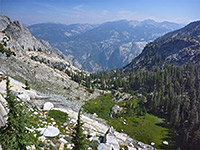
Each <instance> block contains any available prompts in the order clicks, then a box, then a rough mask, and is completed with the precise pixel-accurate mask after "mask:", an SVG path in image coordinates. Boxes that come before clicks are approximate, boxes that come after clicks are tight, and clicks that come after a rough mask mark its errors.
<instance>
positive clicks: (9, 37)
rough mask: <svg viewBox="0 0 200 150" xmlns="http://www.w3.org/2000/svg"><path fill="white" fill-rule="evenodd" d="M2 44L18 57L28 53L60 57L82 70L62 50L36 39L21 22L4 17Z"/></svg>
mask: <svg viewBox="0 0 200 150" xmlns="http://www.w3.org/2000/svg"><path fill="white" fill-rule="evenodd" d="M0 44H2V45H3V46H4V48H5V49H9V50H11V51H12V52H15V54H16V55H18V56H24V55H26V52H27V51H29V52H30V51H36V52H43V53H45V54H46V55H53V56H57V57H60V58H61V59H63V60H65V61H67V62H68V63H69V64H70V65H76V66H77V67H79V68H81V65H80V64H79V63H78V62H77V61H76V60H73V58H71V56H65V55H63V54H62V53H61V52H60V50H58V49H55V48H52V47H51V46H50V44H49V43H48V42H47V41H44V40H38V39H36V38H35V37H34V36H33V35H32V34H31V33H30V32H29V30H28V29H27V28H26V27H24V26H23V25H22V24H21V23H20V22H19V21H13V20H11V19H10V18H9V17H7V16H4V15H0Z"/></svg>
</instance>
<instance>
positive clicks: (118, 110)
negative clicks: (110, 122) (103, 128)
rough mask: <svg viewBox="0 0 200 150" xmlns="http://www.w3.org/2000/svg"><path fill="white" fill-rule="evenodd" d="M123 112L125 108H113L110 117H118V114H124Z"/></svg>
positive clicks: (115, 106) (116, 106)
mask: <svg viewBox="0 0 200 150" xmlns="http://www.w3.org/2000/svg"><path fill="white" fill-rule="evenodd" d="M122 111H123V108H122V107H119V106H118V105H114V106H113V107H112V108H111V113H110V117H114V116H116V115H117V114H120V113H122Z"/></svg>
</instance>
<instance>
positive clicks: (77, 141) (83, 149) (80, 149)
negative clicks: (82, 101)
mask: <svg viewBox="0 0 200 150" xmlns="http://www.w3.org/2000/svg"><path fill="white" fill-rule="evenodd" d="M82 127H83V123H82V121H81V109H80V110H79V112H78V119H77V124H76V126H75V130H74V132H73V133H72V142H73V144H74V147H73V149H72V150H87V149H88V146H87V142H86V135H85V134H83V128H82Z"/></svg>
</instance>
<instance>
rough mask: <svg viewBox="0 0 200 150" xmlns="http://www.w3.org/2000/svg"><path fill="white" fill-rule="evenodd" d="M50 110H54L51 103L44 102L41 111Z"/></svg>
mask: <svg viewBox="0 0 200 150" xmlns="http://www.w3.org/2000/svg"><path fill="white" fill-rule="evenodd" d="M52 108H54V105H53V103H51V102H46V103H45V104H44V106H43V110H51V109H52Z"/></svg>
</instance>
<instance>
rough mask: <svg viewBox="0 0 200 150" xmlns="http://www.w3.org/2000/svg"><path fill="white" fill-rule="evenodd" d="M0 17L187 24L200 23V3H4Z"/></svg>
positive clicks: (142, 0) (17, 0)
mask: <svg viewBox="0 0 200 150" xmlns="http://www.w3.org/2000/svg"><path fill="white" fill-rule="evenodd" d="M0 14H3V15H6V16H8V17H10V18H11V19H12V20H19V21H21V22H22V23H23V24H26V25H31V24H37V23H45V22H53V23H63V24H74V23H90V24H99V23H103V22H108V21H116V20H122V19H126V20H138V21H142V20H145V19H153V20H155V21H158V22H161V21H171V22H176V23H184V24H186V23H189V22H192V21H195V20H200V0H0Z"/></svg>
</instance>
